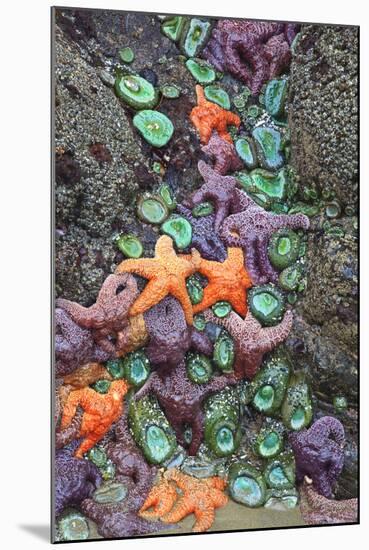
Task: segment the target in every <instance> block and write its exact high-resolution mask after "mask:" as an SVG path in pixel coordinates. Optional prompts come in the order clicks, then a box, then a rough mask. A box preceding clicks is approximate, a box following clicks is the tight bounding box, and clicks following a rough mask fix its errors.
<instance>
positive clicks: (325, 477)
mask: <svg viewBox="0 0 369 550" xmlns="http://www.w3.org/2000/svg"><path fill="white" fill-rule="evenodd" d="M289 441H290V443H291V446H292V449H293V452H294V455H295V460H296V479H297V481H299V482H302V481H303V479H304V476H305V475H306V476H308V477H309V478H311V479H312V480H313V485H314V487H315V489H316V490H317V492H318V493H319V494H320V495H323V496H324V497H326V498H332V496H333V494H332V491H333V487H334V484H335V483H336V481H337V479H338V476H339V475H340V473H341V470H342V468H343V463H344V451H343V448H344V445H345V431H344V428H343V425H342V424H341V422H340V421H339V420H337V419H336V418H334V417H333V416H323V417H322V418H320V419H319V420H316V421H315V422H314V424H312V426H311V427H310V428H309V429H306V428H305V429H303V430H301V431H300V432H295V433H291V434H290V436H289Z"/></svg>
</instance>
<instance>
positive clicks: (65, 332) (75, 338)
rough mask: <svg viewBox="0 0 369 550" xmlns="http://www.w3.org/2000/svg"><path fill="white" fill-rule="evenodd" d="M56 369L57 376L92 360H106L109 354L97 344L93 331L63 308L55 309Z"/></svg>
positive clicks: (63, 374)
mask: <svg viewBox="0 0 369 550" xmlns="http://www.w3.org/2000/svg"><path fill="white" fill-rule="evenodd" d="M55 332H56V334H55V357H56V364H55V371H56V375H57V376H65V375H66V374H70V373H71V372H73V371H74V370H75V369H76V368H77V367H79V366H80V365H83V364H85V363H88V362H90V361H92V362H95V361H96V362H104V361H107V360H108V359H109V354H108V353H106V352H105V351H103V350H102V349H101V348H100V347H99V346H97V345H96V344H95V342H94V339H93V337H92V334H91V331H90V330H89V329H86V328H81V327H80V326H78V325H77V323H75V322H74V321H73V320H72V319H71V318H70V317H69V315H68V314H67V313H66V312H65V311H64V310H63V309H59V308H57V309H56V310H55Z"/></svg>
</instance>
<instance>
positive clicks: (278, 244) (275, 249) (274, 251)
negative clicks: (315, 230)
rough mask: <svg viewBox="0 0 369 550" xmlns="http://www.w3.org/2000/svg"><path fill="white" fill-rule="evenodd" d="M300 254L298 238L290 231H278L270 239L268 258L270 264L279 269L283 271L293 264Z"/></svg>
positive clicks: (283, 229)
mask: <svg viewBox="0 0 369 550" xmlns="http://www.w3.org/2000/svg"><path fill="white" fill-rule="evenodd" d="M299 252H300V237H299V236H298V234H297V233H296V232H295V231H292V230H291V229H285V228H282V229H278V231H276V232H275V233H273V235H272V236H271V237H270V240H269V245H268V256H269V259H270V262H271V264H272V265H273V266H274V267H275V268H277V269H279V270H282V269H285V268H286V267H288V266H290V265H291V264H293V263H295V261H296V260H297V258H298V257H299Z"/></svg>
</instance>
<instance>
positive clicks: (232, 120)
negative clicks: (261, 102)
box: [227, 111, 241, 128]
mask: <svg viewBox="0 0 369 550" xmlns="http://www.w3.org/2000/svg"><path fill="white" fill-rule="evenodd" d="M227 122H228V124H232V125H234V126H237V128H238V127H239V125H240V124H241V119H240V117H239V116H238V115H236V114H235V113H232V112H231V111H228V113H227Z"/></svg>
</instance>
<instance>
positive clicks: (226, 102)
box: [204, 86, 231, 111]
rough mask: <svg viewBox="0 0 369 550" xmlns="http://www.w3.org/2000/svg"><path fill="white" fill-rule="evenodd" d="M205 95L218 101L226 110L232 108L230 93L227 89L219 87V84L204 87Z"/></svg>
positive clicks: (208, 98) (210, 99) (213, 101)
mask: <svg viewBox="0 0 369 550" xmlns="http://www.w3.org/2000/svg"><path fill="white" fill-rule="evenodd" d="M204 93H205V97H206V99H207V100H208V101H211V102H212V103H216V104H217V105H219V106H220V107H222V108H223V109H226V111H229V109H230V108H231V101H230V99H229V95H228V94H227V92H226V91H225V90H223V89H222V88H219V86H206V87H205V88H204Z"/></svg>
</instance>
